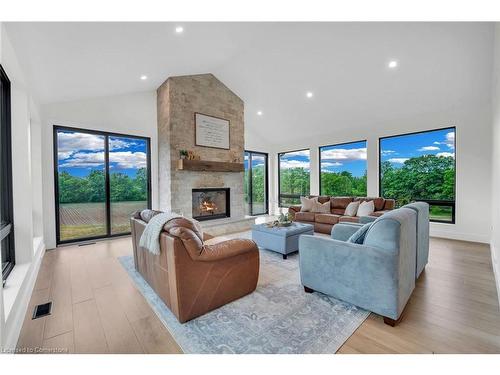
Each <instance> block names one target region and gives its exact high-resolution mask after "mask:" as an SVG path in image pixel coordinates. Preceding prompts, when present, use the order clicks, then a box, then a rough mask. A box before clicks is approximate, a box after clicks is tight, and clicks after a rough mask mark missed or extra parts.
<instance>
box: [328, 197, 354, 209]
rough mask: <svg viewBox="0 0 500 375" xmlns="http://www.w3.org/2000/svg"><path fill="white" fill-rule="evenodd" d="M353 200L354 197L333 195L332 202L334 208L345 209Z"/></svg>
mask: <svg viewBox="0 0 500 375" xmlns="http://www.w3.org/2000/svg"><path fill="white" fill-rule="evenodd" d="M352 201H353V198H352V197H331V199H330V202H331V205H332V209H334V208H343V209H345V208H346V207H347V205H348V204H349V203H351V202H352Z"/></svg>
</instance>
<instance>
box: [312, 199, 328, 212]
mask: <svg viewBox="0 0 500 375" xmlns="http://www.w3.org/2000/svg"><path fill="white" fill-rule="evenodd" d="M311 211H312V212H316V213H319V214H329V213H330V201H328V202H325V203H319V202H314V204H313V208H312V210H311Z"/></svg>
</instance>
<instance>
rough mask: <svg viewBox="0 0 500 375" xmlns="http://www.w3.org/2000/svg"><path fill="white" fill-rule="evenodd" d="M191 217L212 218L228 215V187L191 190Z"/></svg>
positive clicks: (199, 218) (197, 218)
mask: <svg viewBox="0 0 500 375" xmlns="http://www.w3.org/2000/svg"><path fill="white" fill-rule="evenodd" d="M192 201H193V203H192V204H193V212H192V216H193V219H196V220H200V221H201V220H214V219H222V218H225V217H230V216H231V213H230V206H231V205H230V189H229V188H201V189H193V190H192Z"/></svg>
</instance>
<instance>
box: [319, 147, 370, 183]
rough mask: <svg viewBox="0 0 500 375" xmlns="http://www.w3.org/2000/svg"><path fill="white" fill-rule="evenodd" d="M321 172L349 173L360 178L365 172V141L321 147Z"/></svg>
mask: <svg viewBox="0 0 500 375" xmlns="http://www.w3.org/2000/svg"><path fill="white" fill-rule="evenodd" d="M320 152H321V172H336V173H339V172H343V171H347V172H350V173H351V174H352V175H353V176H356V177H361V176H363V175H364V174H365V172H366V141H361V142H351V143H346V144H342V145H337V146H325V147H321V149H320Z"/></svg>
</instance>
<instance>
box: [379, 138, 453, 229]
mask: <svg viewBox="0 0 500 375" xmlns="http://www.w3.org/2000/svg"><path fill="white" fill-rule="evenodd" d="M379 151H380V156H379V160H380V169H379V172H380V194H381V195H382V196H384V197H386V198H394V199H396V203H397V206H402V205H404V204H406V203H409V202H412V201H423V202H427V203H429V205H430V215H431V220H432V221H437V222H444V223H454V222H455V128H446V129H439V130H431V131H426V132H420V133H413V134H405V135H399V136H393V137H386V138H381V139H380V147H379Z"/></svg>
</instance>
